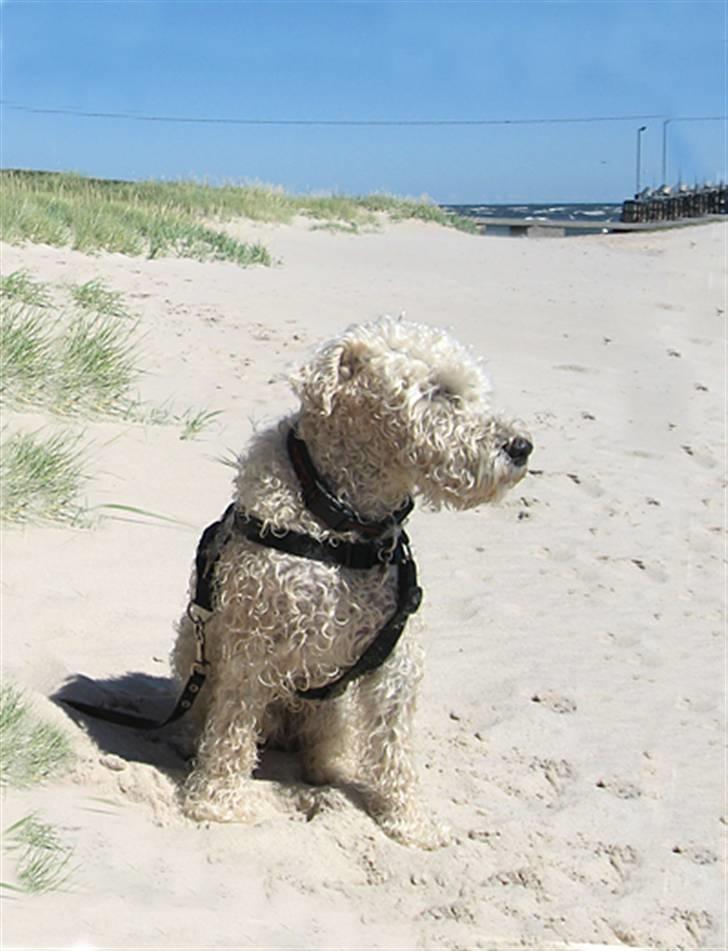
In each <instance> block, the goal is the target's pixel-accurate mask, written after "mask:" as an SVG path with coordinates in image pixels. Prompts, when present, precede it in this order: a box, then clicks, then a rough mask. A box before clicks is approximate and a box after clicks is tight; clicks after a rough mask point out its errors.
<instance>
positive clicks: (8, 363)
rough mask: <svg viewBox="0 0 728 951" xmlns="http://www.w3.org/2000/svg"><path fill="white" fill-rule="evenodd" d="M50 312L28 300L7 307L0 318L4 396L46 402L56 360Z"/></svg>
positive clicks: (0, 389)
mask: <svg viewBox="0 0 728 951" xmlns="http://www.w3.org/2000/svg"><path fill="white" fill-rule="evenodd" d="M53 360H54V357H53V344H52V339H51V335H50V334H49V332H48V322H47V318H46V315H45V314H44V313H43V312H42V311H41V310H35V309H33V308H29V307H27V306H26V305H24V304H15V305H12V306H10V307H3V310H2V318H1V319H0V371H1V372H0V398H2V399H3V400H8V399H9V400H16V401H18V402H20V403H32V402H42V401H43V399H44V392H45V389H46V385H47V381H48V372H49V368H50V367H51V366H52V364H53Z"/></svg>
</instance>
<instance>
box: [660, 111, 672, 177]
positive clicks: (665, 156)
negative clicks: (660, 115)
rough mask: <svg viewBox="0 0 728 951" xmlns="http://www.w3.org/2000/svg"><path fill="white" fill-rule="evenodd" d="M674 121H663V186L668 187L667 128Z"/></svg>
mask: <svg viewBox="0 0 728 951" xmlns="http://www.w3.org/2000/svg"><path fill="white" fill-rule="evenodd" d="M671 122H672V119H663V121H662V184H663V185H667V127H668V125H669V124H670V123H671Z"/></svg>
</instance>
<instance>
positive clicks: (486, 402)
mask: <svg viewBox="0 0 728 951" xmlns="http://www.w3.org/2000/svg"><path fill="white" fill-rule="evenodd" d="M293 382H294V389H295V390H296V392H297V394H298V396H299V397H300V399H301V414H302V417H305V419H306V425H307V426H309V427H310V426H316V425H319V426H322V427H324V428H326V429H328V430H330V431H334V430H335V431H336V433H337V437H336V438H337V441H338V442H340V443H341V446H342V452H343V453H344V454H345V447H346V445H347V444H349V445H352V446H353V444H354V443H356V446H357V449H358V454H359V453H360V452H361V450H362V449H366V455H367V464H368V466H369V467H370V468H371V470H372V472H373V473H374V472H376V470H377V469H380V470H382V471H384V469H385V468H387V469H389V470H390V471H391V470H392V469H397V470H399V471H400V472H401V473H402V474H403V478H404V481H406V482H408V484H409V487H410V491H412V492H419V493H421V494H422V495H423V496H425V498H426V499H427V500H428V501H429V502H430V503H431V504H433V505H435V506H438V505H441V504H446V505H449V506H451V507H454V508H470V507H472V506H474V505H478V504H480V503H481V502H490V501H493V500H495V499H497V498H499V497H500V496H501V495H503V493H504V492H505V491H506V490H507V489H508V488H510V487H511V486H512V485H515V483H516V482H518V481H520V479H522V478H523V476H524V475H525V473H526V469H527V461H528V457H529V454H530V452H531V449H532V445H531V440H530V437H529V436H528V434H527V433H526V432H525V431H524V430H523V429H522V427H520V426H519V425H517V424H515V423H513V422H510V421H507V420H504V419H502V418H500V417H498V416H495V415H494V414H493V412H492V410H491V405H490V395H491V386H490V381H489V379H488V376H487V374H486V372H485V369H484V367H483V365H482V362H481V361H480V360H479V359H478V358H477V357H476V356H474V355H473V354H472V353H471V352H470V351H469V350H468V349H467V348H466V347H464V346H463V345H462V344H461V343H459V342H458V341H457V340H455V339H454V338H453V337H452V336H451V335H450V334H448V333H447V332H446V331H444V330H440V329H438V328H436V327H430V326H426V325H423V324H415V323H412V322H409V321H405V320H403V319H396V320H395V319H392V318H389V317H385V318H382V319H380V320H378V321H375V322H373V323H369V324H363V325H358V326H354V327H351V328H349V330H347V331H346V332H345V333H344V334H343V335H342V336H341V337H339V338H337V339H335V340H333V341H331V342H330V343H328V344H326V345H325V346H324V347H323V348H322V349H321V350H320V351H319V352H318V353H317V354H316V355H315V356H314V358H313V360H312V361H311V362H310V363H309V364H307V365H306V366H305V367H304V368H303V369H302V371H301V372H300V373H299V374H298V376H297V377H296V378H295V379H294V381H293Z"/></svg>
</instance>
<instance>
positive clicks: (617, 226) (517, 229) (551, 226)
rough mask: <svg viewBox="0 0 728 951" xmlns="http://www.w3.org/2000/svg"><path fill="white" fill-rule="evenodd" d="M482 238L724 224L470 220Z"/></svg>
mask: <svg viewBox="0 0 728 951" xmlns="http://www.w3.org/2000/svg"><path fill="white" fill-rule="evenodd" d="M470 220H471V221H473V222H474V223H475V224H476V225H477V226H478V230H479V231H481V233H482V234H487V233H488V229H489V228H497V229H499V231H502V230H503V229H504V228H507V229H508V233H509V234H510V235H512V236H513V237H517V236H524V237H528V238H563V237H565V236H566V235H567V234H571V233H573V232H579V231H581V232H587V233H592V234H611V233H612V232H624V231H665V230H666V229H668V228H687V227H690V226H691V225H704V224H709V223H710V222H713V221H726V216H725V215H705V216H703V217H701V218H678V219H676V220H675V221H640V222H636V221H583V220H582V221H555V220H543V219H539V218H531V219H528V218H490V217H485V218H470Z"/></svg>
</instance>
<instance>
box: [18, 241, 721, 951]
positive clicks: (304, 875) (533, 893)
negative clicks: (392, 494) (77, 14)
mask: <svg viewBox="0 0 728 951" xmlns="http://www.w3.org/2000/svg"><path fill="white" fill-rule="evenodd" d="M229 227H230V228H231V229H232V230H233V231H234V232H235V233H236V234H237V235H239V236H241V237H244V238H250V237H255V238H256V239H262V240H263V241H264V242H265V243H266V244H267V245H268V246H269V247H270V249H271V252H272V253H273V254H274V256H275V257H276V258H277V259H278V260H279V261H280V262H281V263H279V264H278V265H276V266H275V267H272V268H253V269H248V270H243V269H240V268H238V267H236V266H234V265H232V264H225V263H205V264H200V263H196V262H190V261H187V260H177V259H160V260H151V261H149V260H139V259H133V258H127V257H123V256H121V255H108V254H103V255H99V256H87V255H83V254H80V253H77V252H73V251H71V250H63V249H57V248H49V247H40V246H28V247H24V248H18V247H9V246H6V245H3V246H2V270H3V273H10V272H12V271H13V270H15V269H17V268H21V267H22V268H27V269H28V270H29V271H30V272H31V273H32V274H33V275H34V276H35V277H37V278H39V279H41V280H45V281H52V282H55V283H62V282H66V281H75V282H80V281H87V280H90V279H92V278H102V279H103V280H104V281H105V282H106V283H107V284H108V285H109V286H111V287H113V288H114V289H115V290H117V291H119V292H121V293H122V294H123V295H124V297H125V300H126V301H127V303H128V305H129V307H130V309H131V310H132V311H133V313H134V314H135V315H137V316H138V318H139V321H140V330H141V332H142V333H143V341H142V353H143V362H144V370H145V375H144V376H143V377H142V379H141V381H140V395H141V397H142V399H143V400H145V401H146V402H147V403H148V404H149V405H162V404H163V403H166V404H170V403H171V404H174V405H175V406H176V407H178V408H180V409H184V408H186V407H194V408H196V409H203V408H205V409H210V410H220V411H221V415H220V416H219V417H217V418H216V420H215V423H214V424H213V425H212V426H210V427H209V428H208V429H206V430H205V431H204V433H203V434H202V435H201V436H200V437H199V438H198V439H196V440H194V441H181V440H180V438H179V429H178V428H175V427H171V426H155V425H151V424H149V425H141V424H138V423H131V422H119V421H102V422H88V423H85V424H84V430H85V437H84V438H85V440H86V443H87V444H88V446H89V453H90V459H91V463H92V473H93V480H92V481H91V482H90V483H89V485H88V489H87V501H88V504H89V505H91V506H95V505H103V504H108V503H114V504H122V505H126V506H134V507H136V508H138V509H144V510H148V511H151V512H155V513H161V514H164V515H166V516H169V517H170V518H171V519H174V520H175V521H171V522H162V521H160V520H158V519H154V518H150V517H144V516H141V515H133V514H131V513H126V514H125V513H123V512H116V517H113V518H111V517H107V518H105V519H103V520H102V522H101V524H100V525H99V526H98V527H96V528H95V529H93V530H90V529H86V530H84V529H68V528H58V527H40V526H37V527H29V528H25V529H19V528H6V529H4V531H3V588H2V592H3V594H2V602H3V603H2V610H3V631H2V634H3V657H2V663H3V671H4V674H6V675H9V676H11V677H12V678H13V680H14V681H15V682H17V683H19V684H21V685H22V686H24V687H25V688H27V689H28V691H30V692H31V695H33V696H34V697H35V699H36V701H37V704H38V707H39V709H41V710H42V711H43V712H44V713H45V714H47V716H48V717H50V718H52V719H53V720H54V721H55V722H60V723H63V724H65V726H66V727H67V729H68V730H69V731H70V732H71V733H72V734H73V736H74V742H75V744H76V746H77V750H78V762H77V766H76V768H75V771H74V772H73V773H72V774H71V775H70V776H69V777H68V778H66V779H64V780H61V781H59V782H56V783H54V784H52V785H50V786H47V787H42V788H39V789H35V790H32V791H25V792H12V793H8V794H7V795H6V796H5V799H4V801H3V822H2V824H3V827H4V828H7V826H8V825H9V824H10V823H11V822H12V821H14V820H15V819H17V818H19V817H20V816H21V815H24V814H27V812H28V811H29V810H30V809H31V808H38V809H41V810H42V811H43V813H44V814H45V815H47V816H49V817H50V819H52V820H53V821H54V822H55V823H56V824H57V825H58V826H60V827H61V828H63V829H64V830H66V834H67V837H68V838H69V839H70V840H72V841H73V842H74V843H75V846H76V851H75V857H74V861H75V862H76V864H77V867H76V870H75V872H74V876H73V885H72V887H71V890H70V891H69V892H63V893H61V892H59V893H54V894H49V895H46V896H42V897H36V898H31V897H15V898H10V899H8V898H6V899H5V907H4V915H3V918H4V922H3V943H4V946H5V947H8V948H10V947H26V948H29V947H33V948H40V947H48V946H54V947H56V946H69V945H74V944H77V943H84V944H85V945H92V946H95V947H99V948H101V947H103V948H165V949H171V948H230V949H232V948H292V949H293V948H304V947H305V948H332V949H333V948H424V949H435V948H437V949H440V948H447V949H464V948H467V949H474V948H482V949H491V948H497V949H504V948H513V947H521V946H532V947H538V948H562V947H564V946H567V945H568V946H569V947H586V946H589V947H604V946H609V947H612V946H623V945H627V946H631V947H646V948H664V949H676V948H721V947H723V946H724V939H725V933H724V925H723V918H722V915H723V902H722V898H723V894H724V886H723V880H722V875H721V866H722V862H721V858H722V856H723V855H724V845H723V842H722V836H724V834H725V825H726V822H727V821H728V819H727V817H726V814H725V812H724V808H725V807H724V789H723V785H722V783H723V772H722V765H723V751H722V749H721V746H722V740H723V739H724V732H723V722H722V712H723V707H724V678H723V665H722V658H723V650H724V627H723V615H722V610H723V602H722V585H721V578H722V574H721V567H720V566H721V558H722V553H723V540H722V538H721V535H722V527H723V521H724V518H723V492H722V489H723V480H724V476H725V456H724V408H723V397H724V363H723V356H722V353H721V340H722V339H723V334H724V320H725V313H724V311H725V308H726V301H725V279H724V272H723V266H724V261H725V246H726V245H725V241H726V226H724V225H722V224H716V225H708V226H701V227H696V228H691V229H682V230H680V231H677V232H675V233H660V234H654V235H613V236H593V237H582V238H571V239H550V240H542V241H539V240H530V241H529V240H516V239H501V238H488V237H477V236H469V235H465V234H461V233H458V232H454V231H449V230H445V229H442V228H440V227H437V226H429V225H424V224H420V223H407V224H401V225H388V226H386V227H384V229H383V230H382V231H381V232H379V233H371V234H360V235H343V234H331V233H329V232H326V231H311V230H309V227H308V226H307V225H306V224H305V223H303V222H298V223H296V224H294V225H291V226H275V227H274V226H262V225H253V224H241V225H231V226H229ZM400 311H406V313H407V315H408V316H409V317H411V318H412V319H415V320H418V321H423V322H426V323H433V324H442V325H445V326H448V327H450V328H452V330H453V331H454V332H455V334H456V335H457V336H459V337H460V338H461V339H463V340H465V341H466V342H467V343H469V344H472V345H473V346H474V347H475V348H476V349H477V350H478V351H480V352H481V353H483V354H484V355H485V356H486V357H487V358H488V361H489V369H490V372H491V375H492V377H493V378H494V381H495V385H496V397H497V400H496V401H497V403H498V405H499V407H501V408H503V409H505V410H506V411H508V412H510V413H512V414H513V415H514V416H518V417H520V418H522V419H523V420H525V421H526V423H527V425H528V427H529V429H530V431H531V432H532V434H533V437H534V443H535V446H536V449H535V451H534V455H533V457H532V467H533V470H534V471H533V473H532V474H531V475H529V477H528V478H527V479H526V480H525V481H524V482H522V483H521V484H520V485H519V486H518V487H517V489H516V490H515V492H514V493H513V494H512V495H511V497H510V498H509V499H507V500H506V501H505V502H504V503H502V504H501V505H499V506H498V507H494V508H492V509H479V510H476V511H471V512H467V513H445V512H442V513H431V512H425V511H416V512H415V514H414V515H413V517H412V520H411V532H410V534H411V537H412V540H413V543H414V546H415V549H416V554H417V557H418V562H419V566H420V574H421V579H422V583H423V585H424V588H425V594H426V602H425V608H424V609H423V612H422V623H423V624H424V626H425V631H424V640H425V644H426V648H427V655H428V658H427V673H426V678H425V684H424V691H423V696H422V700H421V704H420V709H419V711H418V748H419V762H420V767H421V775H422V788H423V796H424V799H425V801H426V802H427V804H428V806H429V808H430V809H431V810H432V811H433V812H434V813H437V814H438V815H439V816H440V817H441V818H442V819H443V820H444V821H446V822H448V823H449V824H450V826H451V827H452V829H453V831H454V835H455V840H454V842H453V844H452V845H451V846H449V847H448V848H446V849H443V850H441V851H439V852H435V853H432V854H429V853H422V852H419V851H416V850H409V849H405V848H403V847H401V846H399V845H396V844H395V843H393V842H391V841H389V840H388V839H386V838H385V837H384V836H383V835H382V834H381V833H380V831H379V830H378V829H377V827H376V826H375V825H374V824H373V823H372V822H371V820H370V819H369V818H368V817H367V816H366V814H365V813H363V812H362V810H361V808H360V805H359V803H358V802H357V801H356V800H355V798H352V797H351V796H350V795H348V794H347V792H346V791H344V790H336V789H313V788H309V787H306V786H304V785H303V784H302V783H301V782H300V778H299V773H298V771H297V764H296V762H295V760H294V759H292V758H289V757H286V756H283V755H282V754H278V755H277V756H276V755H272V756H269V757H267V758H266V759H265V761H264V763H263V767H262V770H261V782H262V783H266V784H267V785H268V787H269V790H270V814H269V816H268V817H266V818H265V820H264V821H262V822H261V823H260V824H259V825H258V826H256V827H253V828H246V827H243V826H221V827H209V828H208V827H197V826H195V825H194V824H192V823H189V822H186V821H185V820H184V819H183V818H182V817H181V816H180V815H179V813H178V811H177V809H176V805H175V797H174V790H175V783H176V782H177V781H178V780H179V778H180V777H181V776H182V775H183V773H184V761H183V759H182V758H181V756H180V751H179V749H178V748H177V746H176V745H175V741H174V737H173V736H170V737H166V736H162V737H161V738H160V737H157V736H143V735H139V734H136V733H134V732H133V731H124V730H123V729H121V728H118V727H113V726H110V725H102V724H88V725H87V729H84V728H82V727H81V726H80V725H79V724H77V723H74V721H73V720H71V719H70V718H69V717H68V716H67V715H66V713H65V712H63V710H62V709H60V708H58V707H56V706H55V705H54V704H52V703H51V702H50V701H49V700H47V699H44V698H46V697H48V696H49V695H50V694H51V693H52V692H53V691H54V690H55V689H56V688H57V687H58V686H59V685H60V684H61V683H62V682H63V681H64V679H66V678H68V677H76V676H78V675H80V674H82V675H84V676H85V677H86V678H88V679H86V680H84V681H82V682H80V686H81V687H82V688H83V689H84V690H86V691H87V692H88V695H89V696H94V697H96V698H99V699H104V698H108V697H110V696H112V695H113V696H129V697H130V698H132V699H135V698H136V699H138V697H139V696H140V695H141V696H142V697H143V700H144V704H145V710H146V709H158V710H160V711H161V710H163V709H164V708H165V704H167V703H168V702H169V700H170V684H169V681H168V679H167V678H168V666H167V660H166V658H167V654H168V651H169V649H170V647H171V643H172V636H173V635H172V628H171V625H172V622H173V620H174V618H175V617H176V616H178V615H179V613H180V611H181V609H182V607H183V604H184V599H185V588H186V582H187V576H188V572H189V568H190V564H191V560H192V556H193V553H194V548H195V544H196V541H197V536H198V534H199V532H200V530H201V529H202V528H203V527H204V526H205V525H206V524H208V523H209V522H210V521H212V520H213V519H214V518H215V517H217V516H218V515H219V513H220V512H221V511H222V510H223V509H224V507H225V506H226V504H227V502H228V500H229V497H230V479H231V471H230V470H229V469H228V468H226V467H225V466H224V465H221V463H220V461H219V460H220V457H221V456H224V455H225V454H226V453H228V452H230V451H233V452H234V451H237V450H239V449H240V448H241V447H242V446H243V445H244V444H245V441H246V440H247V438H248V437H249V435H250V433H251V431H252V428H253V426H254V425H255V424H256V423H261V422H265V421H269V420H271V419H273V418H276V417H278V416H280V415H282V414H283V413H284V412H286V411H288V410H290V409H291V408H293V406H294V401H293V396H292V394H291V393H290V390H289V389H288V387H287V384H286V382H285V375H286V372H287V370H288V368H290V367H293V366H295V365H296V364H297V362H298V361H299V360H301V359H303V358H304V357H305V355H306V354H307V352H308V351H309V350H310V348H311V347H312V346H313V345H314V344H316V343H317V342H318V341H320V340H321V339H324V338H327V337H329V336H331V335H333V334H335V333H337V332H338V331H340V330H341V329H342V328H343V327H345V326H346V325H348V324H350V323H352V322H356V321H360V320H368V319H371V318H372V317H374V316H376V315H378V314H380V313H384V312H388V313H398V312H400ZM21 421H22V422H23V423H24V424H25V425H26V426H28V425H33V426H35V427H37V426H40V425H43V424H49V425H54V424H53V423H52V422H49V420H48V419H47V418H46V417H44V416H42V415H41V414H34V413H29V414H24V416H23V418H22V420H21ZM5 422H6V424H7V425H9V426H11V427H12V426H15V425H17V424H18V422H19V417H17V416H15V415H14V414H11V413H6V414H5ZM108 514H113V512H112V511H109V513H108Z"/></svg>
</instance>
